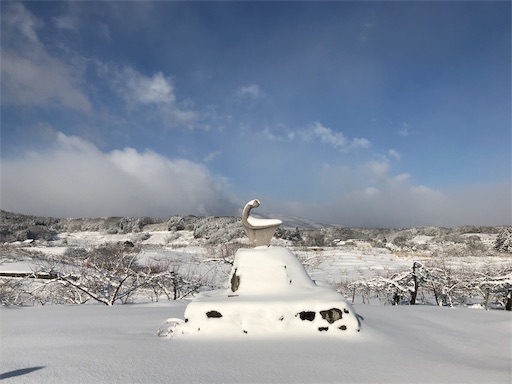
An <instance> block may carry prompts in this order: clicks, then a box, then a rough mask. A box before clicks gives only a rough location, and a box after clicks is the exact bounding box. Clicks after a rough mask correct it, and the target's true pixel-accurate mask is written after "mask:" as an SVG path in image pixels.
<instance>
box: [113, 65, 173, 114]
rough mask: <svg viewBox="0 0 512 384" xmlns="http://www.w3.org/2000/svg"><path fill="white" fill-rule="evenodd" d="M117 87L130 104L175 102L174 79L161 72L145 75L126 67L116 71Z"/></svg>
mask: <svg viewBox="0 0 512 384" xmlns="http://www.w3.org/2000/svg"><path fill="white" fill-rule="evenodd" d="M114 84H115V89H116V91H117V92H118V93H119V94H120V95H121V97H122V98H123V99H124V100H125V101H126V102H127V103H128V104H130V105H138V104H143V105H144V104H160V103H163V104H165V103H171V104H172V103H174V102H175V101H176V96H175V95H174V87H173V84H172V80H171V79H169V78H165V77H164V75H163V74H162V73H161V72H158V73H155V74H154V75H153V76H152V77H148V76H144V75H142V74H141V73H139V72H137V71H135V70H134V69H133V68H130V67H125V68H124V69H123V70H122V71H120V72H117V73H116V79H115V83H114Z"/></svg>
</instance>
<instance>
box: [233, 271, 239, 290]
mask: <svg viewBox="0 0 512 384" xmlns="http://www.w3.org/2000/svg"><path fill="white" fill-rule="evenodd" d="M239 286H240V276H238V275H237V274H236V269H235V271H234V272H233V276H231V291H233V292H235V291H236V290H237V289H238V287H239Z"/></svg>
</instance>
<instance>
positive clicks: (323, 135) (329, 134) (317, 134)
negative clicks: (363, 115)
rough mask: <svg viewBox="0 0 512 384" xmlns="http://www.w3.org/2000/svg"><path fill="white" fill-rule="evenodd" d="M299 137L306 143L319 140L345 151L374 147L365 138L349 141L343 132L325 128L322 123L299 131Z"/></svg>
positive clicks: (315, 123) (316, 123)
mask: <svg viewBox="0 0 512 384" xmlns="http://www.w3.org/2000/svg"><path fill="white" fill-rule="evenodd" d="M299 135H300V137H301V138H302V139H303V140H305V141H311V140H313V139H318V140H320V142H321V143H324V144H328V145H331V146H333V147H335V148H337V149H343V150H347V149H350V148H363V149H366V148H369V147H371V145H372V144H371V142H370V141H369V140H368V139H365V138H363V137H356V138H353V139H351V140H348V139H347V138H346V137H345V135H344V134H343V133H342V132H335V131H333V130H332V129H331V128H328V127H325V126H323V125H322V123H320V122H318V121H316V122H314V123H313V124H311V125H310V126H309V127H308V128H306V129H303V130H301V131H299Z"/></svg>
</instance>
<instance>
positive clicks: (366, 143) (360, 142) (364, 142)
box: [352, 138, 372, 149]
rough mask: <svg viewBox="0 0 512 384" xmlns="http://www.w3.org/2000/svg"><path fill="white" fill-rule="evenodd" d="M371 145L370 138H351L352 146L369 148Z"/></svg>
mask: <svg viewBox="0 0 512 384" xmlns="http://www.w3.org/2000/svg"><path fill="white" fill-rule="evenodd" d="M371 146H372V143H371V142H370V140H368V139H365V138H355V139H352V147H354V148H365V149H366V148H370V147H371Z"/></svg>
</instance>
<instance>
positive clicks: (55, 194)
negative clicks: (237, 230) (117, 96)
mask: <svg viewBox="0 0 512 384" xmlns="http://www.w3.org/2000/svg"><path fill="white" fill-rule="evenodd" d="M1 172H2V184H1V205H2V209H4V210H8V211H12V212H20V213H27V214H35V215H45V216H57V217H100V216H152V217H167V216H168V215H172V214H181V215H186V214H196V215H233V214H236V213H237V208H238V204H235V203H234V202H233V199H232V198H231V197H229V194H228V187H227V185H226V182H225V180H223V179H222V178H219V177H215V176H213V175H212V174H211V173H210V172H209V171H208V170H207V169H206V168H205V167H204V166H202V165H201V164H197V163H193V162H191V161H188V160H184V159H168V158H166V157H163V156H161V155H159V154H157V153H155V152H152V151H147V152H143V153H140V152H138V151H136V150H135V149H133V148H125V149H123V150H114V151H111V152H107V153H103V152H101V151H100V150H99V149H98V148H97V147H96V146H94V145H93V144H91V143H89V142H87V141H85V140H83V139H80V138H78V137H75V136H66V135H64V134H62V133H57V134H56V144H55V146H54V148H52V149H51V150H50V151H45V152H38V153H30V154H28V155H27V156H26V157H23V158H18V159H9V160H5V159H4V160H2V163H1Z"/></svg>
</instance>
